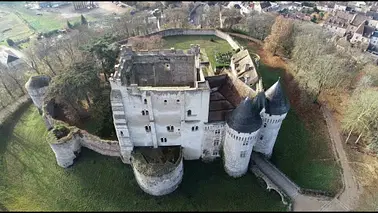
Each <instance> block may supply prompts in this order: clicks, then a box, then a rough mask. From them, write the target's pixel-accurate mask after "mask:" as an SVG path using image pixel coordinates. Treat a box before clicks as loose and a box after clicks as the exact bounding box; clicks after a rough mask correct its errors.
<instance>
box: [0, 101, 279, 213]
mask: <svg viewBox="0 0 378 213" xmlns="http://www.w3.org/2000/svg"><path fill="white" fill-rule="evenodd" d="M16 114H17V116H15V117H14V118H13V119H12V122H11V123H9V124H8V125H6V127H4V128H3V129H0V174H1V175H0V211H1V210H10V211H12V210H13V211H15V210H29V211H30V210H32V211H59V210H61V211H122V210H124V211H125V210H126V211H148V210H155V211H185V210H187V211H189V210H191V211H199V210H202V211H206V210H215V211H228V210H229V211H233V210H244V211H257V210H265V211H285V209H286V208H285V207H284V206H283V204H282V203H281V199H280V197H279V195H278V194H277V193H275V192H268V191H267V190H266V189H265V188H263V187H261V186H260V185H259V184H258V181H257V180H256V178H255V177H254V176H253V175H252V174H248V175H246V176H244V177H242V178H239V179H233V178H231V177H228V176H227V175H226V173H225V172H224V170H223V166H222V163H221V161H218V162H214V163H211V164H205V163H202V162H200V161H185V162H184V165H185V166H184V167H185V169H184V170H185V172H184V177H183V182H182V183H181V185H180V187H179V188H178V189H177V190H176V191H175V192H174V193H172V194H170V195H167V196H163V197H153V196H149V195H147V194H146V193H144V192H143V191H142V190H141V189H140V188H139V186H138V185H137V183H136V180H135V178H134V175H133V172H132V169H131V167H130V166H129V165H125V164H123V163H122V162H121V160H120V159H117V158H112V157H107V156H102V155H100V154H97V153H95V152H93V151H91V150H88V149H85V148H83V149H82V155H81V157H80V158H79V159H78V161H77V162H76V163H75V165H74V166H73V167H71V168H68V169H63V168H60V167H59V166H58V165H57V164H56V160H55V156H54V153H53V152H52V150H51V149H50V147H49V145H48V143H47V141H46V140H45V136H46V134H47V131H46V129H45V126H44V123H43V121H42V118H41V116H40V115H39V114H38V112H37V109H36V108H35V107H34V106H33V105H28V106H26V107H24V108H23V109H21V110H20V111H19V112H17V113H16Z"/></svg>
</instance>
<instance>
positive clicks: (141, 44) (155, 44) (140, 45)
mask: <svg viewBox="0 0 378 213" xmlns="http://www.w3.org/2000/svg"><path fill="white" fill-rule="evenodd" d="M129 42H130V44H131V45H132V46H133V47H134V48H135V50H152V49H161V48H162V47H163V46H164V40H163V38H162V37H161V36H150V37H146V38H139V37H133V38H130V39H129Z"/></svg>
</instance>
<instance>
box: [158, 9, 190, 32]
mask: <svg viewBox="0 0 378 213" xmlns="http://www.w3.org/2000/svg"><path fill="white" fill-rule="evenodd" d="M188 9H189V8H186V7H180V8H169V9H166V10H164V12H163V14H164V15H163V16H164V19H163V28H165V29H169V28H188V27H189V10H188Z"/></svg>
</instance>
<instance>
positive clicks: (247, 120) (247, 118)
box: [227, 92, 265, 133]
mask: <svg viewBox="0 0 378 213" xmlns="http://www.w3.org/2000/svg"><path fill="white" fill-rule="evenodd" d="M264 102H265V94H264V93H263V92H260V93H258V94H257V96H256V97H254V98H253V99H250V98H246V99H245V100H244V101H242V102H241V103H240V104H239V106H237V107H236V109H234V110H233V111H232V113H231V114H230V115H229V116H228V118H227V124H228V126H229V127H230V128H232V129H233V130H235V131H237V132H243V133H252V132H255V131H257V130H258V129H259V128H260V127H261V124H262V120H261V117H260V112H261V110H262V109H263V108H264Z"/></svg>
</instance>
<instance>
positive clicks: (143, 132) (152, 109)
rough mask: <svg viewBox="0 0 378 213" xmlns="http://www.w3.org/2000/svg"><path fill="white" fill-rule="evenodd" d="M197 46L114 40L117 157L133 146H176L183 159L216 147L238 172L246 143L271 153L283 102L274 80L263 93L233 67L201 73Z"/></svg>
mask: <svg viewBox="0 0 378 213" xmlns="http://www.w3.org/2000/svg"><path fill="white" fill-rule="evenodd" d="M199 52H200V49H199V46H192V47H191V49H190V50H188V51H187V52H184V51H182V50H174V49H172V50H163V51H162V50H160V51H152V52H134V51H132V49H131V47H126V46H122V48H121V57H120V63H119V65H116V72H115V73H114V75H112V77H111V78H110V84H111V87H112V91H111V105H112V109H113V119H114V125H115V129H116V132H117V137H118V140H119V143H120V147H121V154H122V158H123V161H124V162H129V161H130V160H132V159H131V157H130V156H131V152H132V150H133V149H134V148H136V147H150V148H151V149H153V148H158V147H164V146H181V147H182V152H183V158H184V159H185V160H197V159H203V160H207V159H210V160H211V159H214V158H216V157H220V156H221V153H223V155H222V157H223V158H224V167H225V170H226V172H227V173H228V174H229V175H230V176H233V177H239V176H241V175H243V174H244V173H245V172H246V171H247V169H248V164H249V161H250V156H251V153H252V150H255V151H258V152H262V153H263V154H265V155H266V156H268V157H269V156H271V154H272V150H273V146H274V143H275V141H276V137H277V134H278V131H279V129H280V126H281V123H282V120H283V119H284V118H285V116H286V113H287V112H288V110H289V107H290V106H289V102H288V100H287V98H286V97H285V96H284V94H283V92H282V89H281V87H280V86H279V85H280V83H279V81H277V83H276V84H274V85H273V86H272V87H271V88H270V89H269V90H268V91H267V92H266V93H264V91H263V89H262V82H261V80H260V81H259V83H258V84H256V90H253V89H251V88H250V87H249V86H247V84H245V83H243V81H241V80H240V79H239V78H238V76H237V75H235V74H233V72H227V73H224V74H222V75H218V76H210V77H206V78H205V77H204V75H203V73H202V69H201V67H200V63H199ZM265 96H266V97H265Z"/></svg>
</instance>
